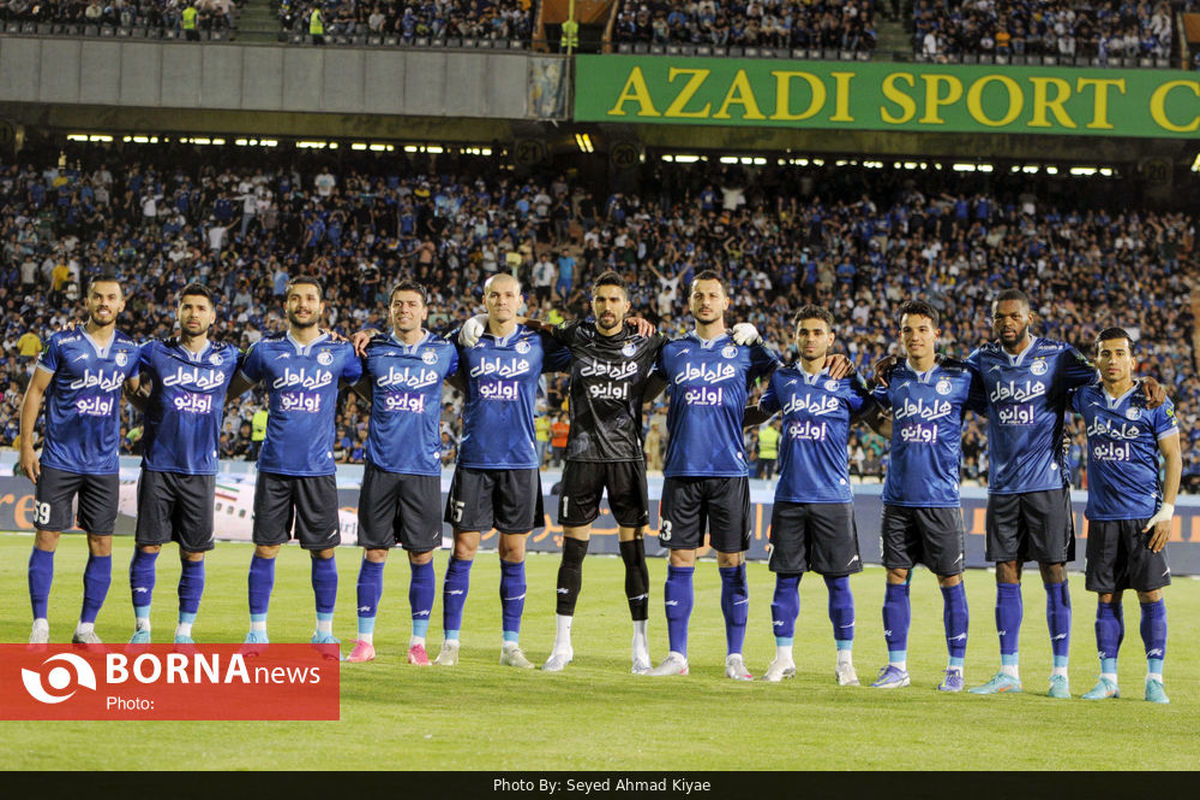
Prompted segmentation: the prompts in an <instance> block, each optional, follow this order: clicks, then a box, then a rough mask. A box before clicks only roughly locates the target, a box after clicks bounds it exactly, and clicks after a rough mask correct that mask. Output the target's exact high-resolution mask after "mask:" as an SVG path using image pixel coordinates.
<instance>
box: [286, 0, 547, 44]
mask: <svg viewBox="0 0 1200 800" xmlns="http://www.w3.org/2000/svg"><path fill="white" fill-rule="evenodd" d="M318 6H319V7H320V8H321V11H322V15H323V17H324V27H325V32H326V35H327V36H326V38H327V39H332V41H334V42H335V43H343V44H384V45H411V46H417V47H422V46H425V47H427V46H430V45H438V46H443V45H444V46H450V47H457V46H467V45H466V43H467V42H470V43H477V42H480V41H486V42H488V43H489V46H491V45H493V44H494V43H496V42H503V43H504V46H505V47H510V46H511V47H527V46H528V44H529V41H530V40H531V39H532V38H533V19H534V6H533V4H532V3H531V2H529V0H500V2H486V1H485V0H477V1H475V2H467V0H441V1H439V0H426V1H425V2H418V1H417V0H385V1H384V2H379V3H370V2H355V1H354V0H349V1H348V2H325V3H319V4H314V3H311V2H309V3H306V2H292V1H291V0H283V2H281V3H280V4H279V21H280V25H281V27H282V30H283V31H284V32H286V33H287V34H289V35H290V37H291V41H293V42H297V41H306V40H310V39H311V37H306V35H307V34H309V33H310V19H311V16H312V13H313V9H314V8H316V7H318Z"/></svg>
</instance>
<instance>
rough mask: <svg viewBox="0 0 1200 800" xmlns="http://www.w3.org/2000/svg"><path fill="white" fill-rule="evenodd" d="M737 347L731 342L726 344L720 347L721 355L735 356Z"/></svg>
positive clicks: (726, 356)
mask: <svg viewBox="0 0 1200 800" xmlns="http://www.w3.org/2000/svg"><path fill="white" fill-rule="evenodd" d="M737 352H738V351H737V348H736V347H734V346H733V345H731V344H727V345H725V346H724V347H722V348H721V355H723V356H724V357H725V358H737Z"/></svg>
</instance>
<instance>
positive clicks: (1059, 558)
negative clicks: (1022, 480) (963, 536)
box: [986, 489, 1075, 564]
mask: <svg viewBox="0 0 1200 800" xmlns="http://www.w3.org/2000/svg"><path fill="white" fill-rule="evenodd" d="M986 558H987V560H988V561H1016V562H1017V563H1018V564H1024V563H1025V562H1026V561H1036V562H1037V563H1039V564H1065V563H1067V562H1068V561H1073V560H1074V559H1075V521H1074V520H1073V519H1072V518H1071V492H1070V491H1069V490H1067V489H1049V490H1047V491H1044V492H1025V493H1024V494H989V495H988V504H987V555H986Z"/></svg>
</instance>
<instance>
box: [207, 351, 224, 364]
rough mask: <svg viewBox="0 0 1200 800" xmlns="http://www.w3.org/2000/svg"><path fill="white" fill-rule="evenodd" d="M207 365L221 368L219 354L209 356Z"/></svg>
mask: <svg viewBox="0 0 1200 800" xmlns="http://www.w3.org/2000/svg"><path fill="white" fill-rule="evenodd" d="M208 363H210V364H212V365H213V366H214V367H219V366H221V354H220V353H213V354H212V355H211V356H209V357H208Z"/></svg>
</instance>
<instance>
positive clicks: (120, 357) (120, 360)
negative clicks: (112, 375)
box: [113, 350, 129, 367]
mask: <svg viewBox="0 0 1200 800" xmlns="http://www.w3.org/2000/svg"><path fill="white" fill-rule="evenodd" d="M113 360H114V361H116V362H117V366H118V367H123V366H125V365H126V364H128V363H129V356H128V355H126V353H125V351H124V350H122V351H121V352H119V353H117V355H116V357H115V358H114V359H113Z"/></svg>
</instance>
